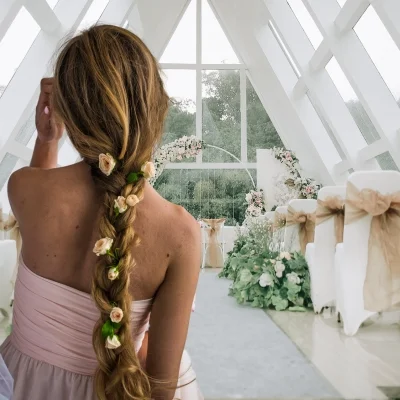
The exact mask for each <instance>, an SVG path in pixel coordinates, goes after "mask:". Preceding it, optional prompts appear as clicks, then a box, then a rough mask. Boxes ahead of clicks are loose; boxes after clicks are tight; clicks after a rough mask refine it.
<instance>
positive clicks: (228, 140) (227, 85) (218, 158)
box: [203, 70, 241, 162]
mask: <svg viewBox="0 0 400 400" xmlns="http://www.w3.org/2000/svg"><path fill="white" fill-rule="evenodd" d="M240 131H241V114H240V73H239V71H235V70H219V71H203V140H204V141H205V142H206V143H207V144H211V145H213V146H217V147H220V148H222V149H224V150H227V151H229V152H230V153H232V154H233V155H234V156H236V157H238V158H240V148H241V139H240V136H241V135H240ZM203 161H205V162H237V160H235V159H234V158H233V157H231V156H230V155H228V154H226V153H224V152H223V151H221V150H218V149H212V148H205V149H204V151H203Z"/></svg>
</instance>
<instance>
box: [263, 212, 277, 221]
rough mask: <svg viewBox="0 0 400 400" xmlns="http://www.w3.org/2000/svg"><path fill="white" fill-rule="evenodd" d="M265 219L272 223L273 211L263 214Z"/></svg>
mask: <svg viewBox="0 0 400 400" xmlns="http://www.w3.org/2000/svg"><path fill="white" fill-rule="evenodd" d="M265 218H266V219H267V220H268V221H271V222H272V223H273V222H274V218H275V211H267V212H266V213H265Z"/></svg>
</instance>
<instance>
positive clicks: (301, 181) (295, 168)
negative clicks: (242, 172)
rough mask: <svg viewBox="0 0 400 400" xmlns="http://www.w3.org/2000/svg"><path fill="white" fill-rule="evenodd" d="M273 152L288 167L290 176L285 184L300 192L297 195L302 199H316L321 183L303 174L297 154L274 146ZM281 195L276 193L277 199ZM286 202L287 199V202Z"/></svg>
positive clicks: (286, 178)
mask: <svg viewBox="0 0 400 400" xmlns="http://www.w3.org/2000/svg"><path fill="white" fill-rule="evenodd" d="M272 152H273V154H274V156H275V158H276V159H277V160H278V161H279V162H281V163H282V164H284V165H285V167H286V168H287V170H288V177H285V185H286V186H288V188H291V189H292V190H293V191H295V192H297V193H298V196H296V197H299V198H302V199H316V198H317V196H318V192H319V190H320V189H321V185H320V184H318V183H317V182H316V181H315V180H314V179H311V178H306V177H304V176H302V171H301V168H300V165H299V160H298V158H297V157H296V155H295V154H294V153H293V152H292V151H290V150H286V149H283V148H280V147H274V148H273V149H272ZM281 197H282V196H280V194H278V193H276V198H277V199H280V198H281ZM293 198H295V197H291V199H293ZM291 199H289V200H291ZM285 201H286V199H285ZM286 203H287V201H286V202H285V204H286Z"/></svg>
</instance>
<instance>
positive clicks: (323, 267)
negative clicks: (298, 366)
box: [306, 186, 346, 313]
mask: <svg viewBox="0 0 400 400" xmlns="http://www.w3.org/2000/svg"><path fill="white" fill-rule="evenodd" d="M345 195H346V187H345V186H326V187H323V188H322V189H321V190H320V191H319V193H318V200H319V201H325V200H327V199H329V198H332V197H337V198H338V199H340V200H341V201H342V202H344V199H345ZM319 210H321V205H320V204H318V205H317V216H318V214H319ZM335 228H336V226H335V216H332V217H331V218H329V219H327V220H325V221H324V222H322V223H320V224H319V223H318V217H317V220H316V226H315V236H314V243H309V244H308V245H307V250H306V260H307V263H308V267H309V270H310V277H311V298H312V302H313V305H314V311H315V312H317V313H319V312H321V310H322V308H323V307H325V306H330V305H333V303H334V300H335V279H334V263H335V261H334V259H335V251H336V244H337V238H336V232H335Z"/></svg>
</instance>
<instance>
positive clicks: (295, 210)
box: [284, 199, 317, 255]
mask: <svg viewBox="0 0 400 400" xmlns="http://www.w3.org/2000/svg"><path fill="white" fill-rule="evenodd" d="M316 210H317V200H313V199H296V200H291V201H290V202H289V205H288V211H287V217H286V228H285V247H284V250H285V251H289V252H294V251H298V252H301V253H302V254H303V255H304V254H305V253H306V246H307V244H308V243H312V242H313V241H314V231H315V211H316Z"/></svg>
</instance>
